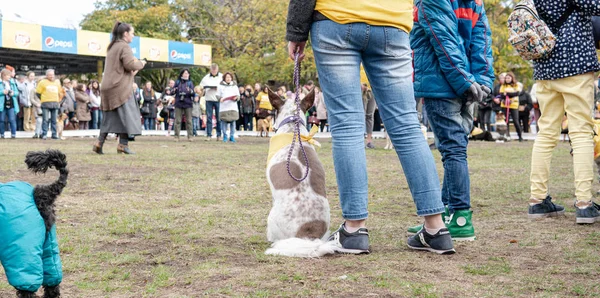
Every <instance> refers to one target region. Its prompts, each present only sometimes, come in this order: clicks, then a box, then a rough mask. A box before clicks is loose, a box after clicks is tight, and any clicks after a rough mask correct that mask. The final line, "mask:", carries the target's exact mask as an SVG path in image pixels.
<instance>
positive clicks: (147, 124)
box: [144, 118, 156, 130]
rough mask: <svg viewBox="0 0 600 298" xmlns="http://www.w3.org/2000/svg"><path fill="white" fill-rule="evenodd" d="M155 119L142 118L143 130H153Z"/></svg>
mask: <svg viewBox="0 0 600 298" xmlns="http://www.w3.org/2000/svg"><path fill="white" fill-rule="evenodd" d="M155 129H156V121H155V119H154V118H144V130H155Z"/></svg>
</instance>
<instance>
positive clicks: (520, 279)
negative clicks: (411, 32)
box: [0, 137, 600, 298]
mask: <svg viewBox="0 0 600 298" xmlns="http://www.w3.org/2000/svg"><path fill="white" fill-rule="evenodd" d="M322 143H323V147H322V148H321V149H320V150H319V155H320V158H321V160H322V162H323V164H324V167H325V170H326V172H327V193H328V198H329V201H330V205H331V207H332V223H331V225H332V229H333V228H335V227H337V226H338V225H339V224H340V223H341V211H340V208H339V202H338V197H337V187H336V182H335V176H334V172H333V163H332V154H331V143H330V141H329V140H323V141H322ZM375 144H376V146H377V147H378V148H382V147H383V145H384V141H383V140H377V141H376V143H375ZM91 145H92V140H91V139H89V138H87V139H69V140H66V141H60V142H56V141H50V140H48V141H38V140H21V139H18V140H2V141H0V151H1V152H2V161H1V162H0V181H1V182H7V181H11V180H16V179H20V180H25V181H28V182H30V183H32V184H35V183H47V182H49V181H52V180H54V179H55V178H56V174H55V173H51V174H48V175H46V176H35V175H32V174H30V173H29V172H28V171H27V169H26V166H25V164H24V163H23V160H24V157H25V153H26V152H27V151H29V150H42V149H46V148H49V147H52V148H58V149H61V150H63V152H65V153H66V154H67V157H68V162H69V169H70V173H71V174H70V177H69V184H68V186H67V188H66V189H65V192H64V194H63V195H62V196H61V197H60V199H59V200H58V216H59V220H58V223H57V224H58V233H59V238H60V249H61V257H62V261H63V271H64V281H63V283H62V288H63V294H64V297H200V296H209V297H229V296H248V297H288V296H305V297H348V296H355V297H510V296H513V297H573V296H582V297H584V296H588V297H593V296H596V297H597V296H599V295H600V282H599V280H600V258H599V257H600V223H597V224H595V225H589V226H577V225H576V224H575V215H574V209H573V206H572V205H573V193H574V186H573V173H572V172H573V170H572V164H571V157H570V155H569V150H568V145H567V144H566V143H560V144H559V146H558V148H557V150H556V151H555V158H554V160H553V164H552V171H553V172H552V173H553V174H552V177H551V194H552V196H553V197H554V199H555V201H556V202H558V203H562V204H564V205H565V207H566V209H567V215H566V216H565V217H560V218H556V219H543V220H537V221H530V220H528V219H527V216H526V213H527V199H528V196H529V183H528V180H529V179H528V177H529V163H530V152H531V147H532V145H533V142H524V143H517V142H513V143H506V144H496V143H481V142H478V143H472V144H470V145H469V163H470V170H471V189H472V205H473V211H474V223H475V228H476V232H477V237H478V240H476V241H475V242H470V243H457V244H456V248H457V252H458V253H457V254H455V255H451V256H438V255H434V254H431V253H422V252H414V251H409V250H408V249H407V247H406V232H405V230H406V228H407V227H409V226H411V225H413V224H417V223H419V222H420V220H419V218H418V217H417V216H416V215H415V207H414V204H413V202H412V199H411V196H410V192H409V190H408V186H407V183H406V180H405V179H404V177H403V174H402V170H401V167H400V163H399V161H398V159H397V157H396V155H395V152H393V151H385V150H382V149H375V150H369V151H367V158H368V161H369V182H370V183H369V185H370V187H369V192H370V195H369V202H370V204H369V210H370V218H369V222H368V225H369V228H370V232H371V234H370V235H371V245H372V250H373V253H372V254H370V255H362V256H352V255H336V256H330V257H325V258H321V259H293V258H284V257H271V256H265V255H264V254H263V252H264V251H265V249H266V248H267V247H268V246H269V243H268V242H267V241H266V218H267V215H268V212H269V210H270V206H271V196H270V191H269V188H268V184H267V182H266V180H265V174H264V172H265V162H266V155H267V147H268V140H267V139H261V138H250V137H246V138H240V139H239V142H238V143H237V144H235V145H232V144H223V143H221V142H215V141H212V142H204V141H197V142H194V143H187V142H182V143H174V142H173V141H172V140H171V139H167V138H164V137H140V138H138V140H137V141H136V142H135V143H132V146H131V147H132V149H133V150H134V151H136V152H137V153H138V154H137V155H135V156H123V155H117V154H116V150H115V148H116V143H115V141H114V140H113V141H108V142H107V144H106V145H105V152H106V154H105V155H104V156H98V155H95V154H93V153H92V152H91ZM434 156H435V158H436V161H437V164H438V170H439V173H440V174H441V173H442V168H441V161H440V156H439V153H438V152H437V151H435V152H434ZM598 188H599V186H598V183H597V182H595V185H594V189H598ZM13 295H14V290H13V289H12V288H11V287H9V286H8V284H7V283H6V279H5V276H4V273H3V272H2V269H0V297H2V298H4V297H13Z"/></svg>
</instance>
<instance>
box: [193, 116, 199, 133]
mask: <svg viewBox="0 0 600 298" xmlns="http://www.w3.org/2000/svg"><path fill="white" fill-rule="evenodd" d="M192 124H193V126H192V133H193V134H194V136H197V135H198V130H200V118H199V117H192Z"/></svg>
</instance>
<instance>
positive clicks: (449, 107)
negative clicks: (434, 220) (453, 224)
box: [425, 98, 474, 213]
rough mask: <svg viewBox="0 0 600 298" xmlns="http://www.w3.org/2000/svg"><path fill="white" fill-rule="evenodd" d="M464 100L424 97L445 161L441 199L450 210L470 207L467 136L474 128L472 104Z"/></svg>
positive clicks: (438, 146) (430, 123)
mask: <svg viewBox="0 0 600 298" xmlns="http://www.w3.org/2000/svg"><path fill="white" fill-rule="evenodd" d="M464 103H465V101H464V100H462V99H445V98H435V99H434V98H425V107H426V109H427V116H428V117H429V125H431V129H432V130H433V134H434V135H435V138H436V140H435V143H436V146H437V148H438V150H439V151H440V153H441V154H442V162H443V163H444V185H443V187H442V201H443V202H444V205H448V209H449V210H450V213H453V212H454V211H455V210H465V209H470V208H471V192H470V186H471V182H470V178H469V165H468V163H467V145H468V144H469V140H468V136H469V133H470V132H471V129H473V107H474V106H473V105H469V106H466V105H465V104H464Z"/></svg>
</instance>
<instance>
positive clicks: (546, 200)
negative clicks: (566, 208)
mask: <svg viewBox="0 0 600 298" xmlns="http://www.w3.org/2000/svg"><path fill="white" fill-rule="evenodd" d="M544 204H545V205H547V206H548V207H550V208H551V209H552V211H553V212H556V205H555V204H554V203H552V198H550V197H548V198H546V199H544Z"/></svg>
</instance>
